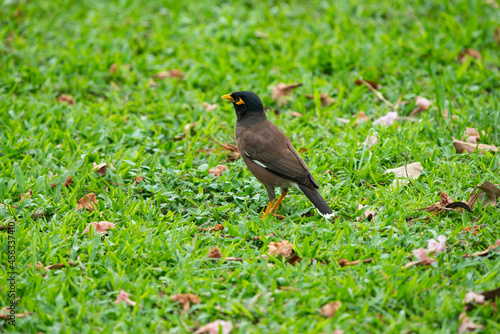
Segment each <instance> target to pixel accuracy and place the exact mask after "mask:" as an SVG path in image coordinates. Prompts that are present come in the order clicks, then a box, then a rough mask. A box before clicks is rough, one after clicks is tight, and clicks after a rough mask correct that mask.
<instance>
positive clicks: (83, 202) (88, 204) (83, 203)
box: [76, 193, 99, 211]
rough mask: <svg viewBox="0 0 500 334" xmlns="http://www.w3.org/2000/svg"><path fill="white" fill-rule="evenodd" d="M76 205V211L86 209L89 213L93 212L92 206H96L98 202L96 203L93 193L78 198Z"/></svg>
mask: <svg viewBox="0 0 500 334" xmlns="http://www.w3.org/2000/svg"><path fill="white" fill-rule="evenodd" d="M77 203H78V206H77V207H76V209H77V210H80V209H83V208H85V209H87V210H89V211H94V205H96V206H97V204H98V203H99V202H98V201H97V198H96V196H95V194H94V193H90V194H87V195H85V196H84V197H82V198H80V199H79V200H78V201H77ZM93 204H94V205H93Z"/></svg>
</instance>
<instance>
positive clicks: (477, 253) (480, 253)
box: [462, 239, 500, 257]
mask: <svg viewBox="0 0 500 334" xmlns="http://www.w3.org/2000/svg"><path fill="white" fill-rule="evenodd" d="M497 247H500V239H499V240H497V241H495V244H494V245H493V246H488V248H486V249H485V250H483V251H480V252H476V253H472V254H464V255H462V257H473V256H486V255H488V254H489V253H490V251H492V250H496V248H497Z"/></svg>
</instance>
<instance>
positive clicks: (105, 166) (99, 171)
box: [92, 162, 115, 176]
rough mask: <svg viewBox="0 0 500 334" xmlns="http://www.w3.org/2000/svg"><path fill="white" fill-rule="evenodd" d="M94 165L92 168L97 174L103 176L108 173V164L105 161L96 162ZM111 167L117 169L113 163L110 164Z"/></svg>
mask: <svg viewBox="0 0 500 334" xmlns="http://www.w3.org/2000/svg"><path fill="white" fill-rule="evenodd" d="M92 165H93V167H92V170H94V171H95V172H96V173H97V174H99V175H101V176H104V175H106V172H107V170H108V164H107V163H105V162H103V163H102V164H99V165H98V164H96V163H95V162H94V163H93V164H92ZM109 168H111V169H112V170H115V167H113V165H111V164H110V165H109Z"/></svg>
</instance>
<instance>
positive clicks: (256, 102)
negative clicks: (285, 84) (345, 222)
mask: <svg viewBox="0 0 500 334" xmlns="http://www.w3.org/2000/svg"><path fill="white" fill-rule="evenodd" d="M222 98H224V99H227V100H230V101H231V102H232V103H233V105H234V108H235V111H236V117H237V121H236V130H235V136H236V144H237V145H238V149H239V151H240V154H241V156H242V157H243V161H244V162H245V164H246V165H247V167H248V169H250V171H251V172H252V174H253V175H254V176H255V177H256V178H257V180H259V181H260V182H261V183H262V184H263V185H264V187H265V188H266V191H267V195H268V197H269V202H270V203H269V205H268V206H267V209H266V211H265V212H264V216H266V215H268V214H269V213H274V211H275V210H276V208H277V207H278V205H279V204H280V203H281V201H282V200H283V198H284V197H285V196H286V194H287V193H288V189H289V188H290V187H294V188H297V189H299V190H301V191H302V192H303V193H304V194H305V195H306V196H307V198H308V199H309V200H310V201H311V203H313V204H314V206H315V207H316V209H318V211H319V213H320V214H321V215H323V216H324V217H327V218H328V217H331V216H333V211H332V209H331V208H330V206H329V205H328V204H327V203H326V201H325V200H324V199H323V197H321V195H320V194H319V192H318V190H317V189H319V185H318V183H317V182H316V180H314V178H313V176H312V175H311V172H310V171H309V168H307V165H306V164H305V162H304V160H302V157H301V156H300V154H299V153H298V152H297V150H296V149H295V148H294V147H293V145H292V143H291V142H290V140H289V139H288V138H287V137H286V135H285V134H284V133H283V132H282V131H281V130H280V129H279V128H278V127H277V126H276V125H274V124H273V123H271V122H270V121H268V120H267V117H266V114H265V112H264V106H263V105H262V102H261V100H260V98H259V97H258V96H257V95H256V94H255V93H252V92H248V91H242V92H235V93H232V94H228V95H224V96H223V97H222ZM275 187H280V188H281V196H280V198H279V199H278V200H277V201H276V202H275V199H276V193H275V192H274V188H275Z"/></svg>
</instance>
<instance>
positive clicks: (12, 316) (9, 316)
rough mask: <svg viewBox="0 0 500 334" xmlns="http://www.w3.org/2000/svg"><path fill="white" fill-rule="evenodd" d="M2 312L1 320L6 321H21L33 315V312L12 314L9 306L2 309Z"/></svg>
mask: <svg viewBox="0 0 500 334" xmlns="http://www.w3.org/2000/svg"><path fill="white" fill-rule="evenodd" d="M2 312H6V313H7V314H5V313H2ZM2 312H0V319H5V320H15V319H20V318H24V317H27V316H28V315H31V314H33V313H32V312H24V313H16V314H11V309H10V308H9V307H8V306H6V307H2Z"/></svg>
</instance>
